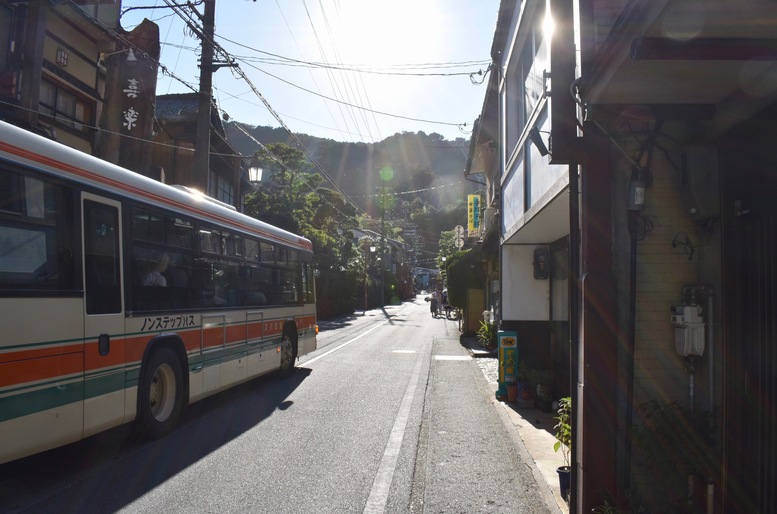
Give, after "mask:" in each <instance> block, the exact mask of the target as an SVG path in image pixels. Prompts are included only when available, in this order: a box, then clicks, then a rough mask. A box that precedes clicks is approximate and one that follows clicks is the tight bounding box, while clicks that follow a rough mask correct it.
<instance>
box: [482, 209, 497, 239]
mask: <svg viewBox="0 0 777 514" xmlns="http://www.w3.org/2000/svg"><path fill="white" fill-rule="evenodd" d="M495 221H496V208H495V207H486V210H485V211H483V231H482V232H483V233H484V234H485V233H486V232H488V231H489V230H491V228H492V227H493V226H494V222H495Z"/></svg>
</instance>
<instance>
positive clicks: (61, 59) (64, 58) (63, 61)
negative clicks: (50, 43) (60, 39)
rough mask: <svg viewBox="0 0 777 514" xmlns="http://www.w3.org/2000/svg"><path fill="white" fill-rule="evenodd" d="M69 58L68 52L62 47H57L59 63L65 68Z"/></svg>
mask: <svg viewBox="0 0 777 514" xmlns="http://www.w3.org/2000/svg"><path fill="white" fill-rule="evenodd" d="M67 58H68V55H67V52H66V51H65V50H64V49H62V48H57V64H59V65H60V66H62V67H63V68H64V67H65V66H67Z"/></svg>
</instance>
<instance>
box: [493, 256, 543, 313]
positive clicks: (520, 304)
mask: <svg viewBox="0 0 777 514" xmlns="http://www.w3.org/2000/svg"><path fill="white" fill-rule="evenodd" d="M535 248H545V247H544V246H533V245H504V246H502V266H501V270H502V320H508V321H547V320H548V319H549V318H550V280H535V279H534V268H533V267H532V262H533V260H534V249H535Z"/></svg>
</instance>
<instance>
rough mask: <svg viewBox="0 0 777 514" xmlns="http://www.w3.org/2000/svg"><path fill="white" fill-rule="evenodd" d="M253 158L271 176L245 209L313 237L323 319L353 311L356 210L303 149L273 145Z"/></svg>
mask: <svg viewBox="0 0 777 514" xmlns="http://www.w3.org/2000/svg"><path fill="white" fill-rule="evenodd" d="M255 157H256V159H258V161H259V163H261V165H262V167H263V168H264V169H265V170H266V171H265V173H266V174H267V175H268V178H269V180H267V181H265V180H263V181H262V183H261V184H260V185H258V187H257V189H256V190H255V191H254V192H253V193H252V194H250V195H248V197H247V199H246V204H245V205H246V206H245V210H246V213H247V214H248V215H250V216H253V217H255V218H257V219H260V220H262V221H266V222H267V223H271V224H273V225H275V226H277V227H280V228H283V229H285V230H288V231H290V232H294V233H296V234H300V235H303V236H305V237H307V238H308V239H310V240H311V241H312V243H313V250H314V264H315V268H316V270H317V277H318V278H317V283H316V291H317V298H318V315H319V317H320V318H322V319H326V318H330V317H332V316H336V315H340V314H348V313H351V312H353V309H354V296H355V294H356V287H357V280H358V277H359V276H360V275H359V268H358V266H357V267H354V256H355V255H356V253H357V252H356V250H355V249H354V245H353V228H354V227H356V226H357V222H356V216H355V214H356V213H355V209H354V208H353V206H351V205H350V204H349V203H348V202H347V201H346V200H345V198H344V197H343V196H342V195H341V194H340V193H339V192H336V191H333V190H331V189H328V188H325V187H323V186H322V183H323V179H322V178H321V176H320V175H319V174H318V173H315V172H312V171H311V167H310V165H309V163H308V162H307V161H306V160H305V157H304V154H303V153H302V152H300V151H299V150H296V149H294V148H291V147H289V146H288V145H286V144H283V143H274V144H270V145H267V147H266V149H263V150H261V151H259V152H257V153H256V155H255ZM263 179H264V177H263Z"/></svg>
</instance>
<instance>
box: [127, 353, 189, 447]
mask: <svg viewBox="0 0 777 514" xmlns="http://www.w3.org/2000/svg"><path fill="white" fill-rule="evenodd" d="M182 377H183V374H182V372H181V362H180V361H179V360H178V357H177V356H176V354H175V352H174V351H173V350H171V349H170V348H167V347H162V348H159V349H158V350H156V351H155V352H154V353H153V354H152V355H151V358H150V359H149V361H148V364H147V366H146V368H145V371H144V372H143V374H142V375H141V377H140V384H139V387H138V420H137V421H138V428H139V430H140V432H141V433H142V434H143V435H145V436H147V437H150V438H152V439H158V438H160V437H164V436H166V435H167V434H169V433H170V432H171V431H172V430H173V429H174V428H175V425H176V423H177V422H178V418H179V417H180V416H181V411H182V410H183V385H182V384H183V379H182Z"/></svg>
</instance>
